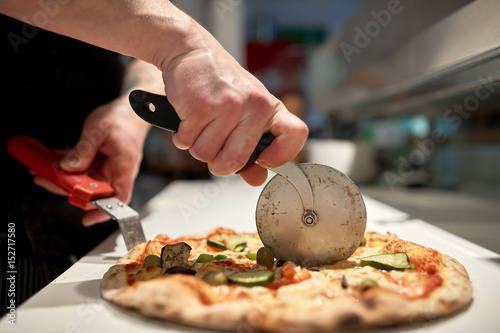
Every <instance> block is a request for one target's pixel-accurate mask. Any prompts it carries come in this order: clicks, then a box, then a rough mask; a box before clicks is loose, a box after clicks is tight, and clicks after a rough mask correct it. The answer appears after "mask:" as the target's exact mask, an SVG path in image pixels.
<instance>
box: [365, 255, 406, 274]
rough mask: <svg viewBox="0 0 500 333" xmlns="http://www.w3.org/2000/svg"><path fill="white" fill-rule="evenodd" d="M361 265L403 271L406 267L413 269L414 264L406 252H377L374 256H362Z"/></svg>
mask: <svg viewBox="0 0 500 333" xmlns="http://www.w3.org/2000/svg"><path fill="white" fill-rule="evenodd" d="M361 265H363V266H365V265H367V266H372V267H374V268H378V269H384V270H388V271H391V270H397V271H402V270H405V269H411V268H412V266H413V265H412V264H411V263H410V258H408V255H407V254H406V253H404V252H399V253H388V254H375V255H373V256H368V257H364V258H361ZM413 267H414V266H413Z"/></svg>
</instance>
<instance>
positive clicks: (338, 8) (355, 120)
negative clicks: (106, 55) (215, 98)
mask: <svg viewBox="0 0 500 333" xmlns="http://www.w3.org/2000/svg"><path fill="white" fill-rule="evenodd" d="M173 2H175V3H176V4H177V5H178V6H179V7H180V8H182V9H183V10H184V11H186V12H187V13H189V14H190V15H191V16H192V17H194V18H195V19H196V20H197V21H198V22H200V23H201V24H202V25H203V26H204V27H206V28H207V29H208V30H209V31H210V32H212V33H213V34H214V35H215V37H216V38H217V39H218V40H219V41H220V42H221V43H222V44H223V45H224V47H226V49H227V50H228V51H230V52H231V54H233V56H234V57H236V59H237V60H239V61H240V63H241V64H242V65H243V66H245V67H246V68H247V69H248V70H249V71H250V72H252V73H253V74H254V75H256V76H257V77H258V78H259V79H261V80H262V81H263V82H264V84H265V85H266V86H267V88H268V89H269V90H270V91H271V92H272V93H273V94H275V95H276V96H277V97H278V98H280V99H281V100H282V101H283V102H284V103H285V105H286V106H287V107H288V109H289V110H290V111H291V112H293V113H295V114H297V115H298V116H299V117H301V118H302V119H303V120H304V121H306V123H307V124H308V125H309V128H310V138H309V140H308V142H307V144H306V147H305V148H304V150H303V152H302V153H301V155H300V156H299V157H298V161H300V160H302V161H311V162H319V163H324V164H328V165H331V166H333V167H335V168H337V169H339V170H341V171H343V172H344V173H346V174H347V175H349V176H350V177H351V178H352V179H353V180H354V181H355V182H356V183H357V184H358V186H359V187H360V189H361V191H362V192H363V193H364V194H365V195H368V196H371V197H373V198H375V199H377V200H379V201H382V202H384V203H387V204H389V205H391V206H393V207H395V208H398V209H400V210H403V211H404V212H406V213H409V214H410V216H411V217H413V218H420V219H422V220H425V221H427V222H430V223H432V224H435V225H436V226H438V227H440V228H442V229H445V230H448V231H450V232H452V233H454V234H457V235H459V236H461V237H463V238H465V239H468V240H470V241H472V242H474V243H477V244H480V245H482V246H484V247H486V248H488V249H491V250H494V251H496V252H500V2H499V1H495V0H491V1H488V0H478V1H465V0H441V1H409V0H384V1H378V0H377V1H374V0H372V1H361V0H342V1H340V0H338V1H337V0H335V1H333V0H272V1H269V0H177V1H173ZM170 135H171V134H170V133H167V132H163V131H161V130H157V129H153V130H152V131H151V133H150V135H149V137H148V140H147V143H146V147H145V157H144V163H143V169H142V172H141V175H140V177H139V180H138V182H137V185H136V191H138V192H140V191H142V190H146V189H147V191H150V190H151V189H155V188H156V189H158V190H160V189H161V188H163V187H164V186H165V185H167V184H168V183H169V182H170V181H172V180H175V179H199V178H207V177H209V174H208V171H207V168H206V165H204V164H203V163H200V162H197V161H196V160H194V159H193V158H191V157H190V156H189V153H188V152H185V151H179V150H177V149H175V147H174V146H173V145H172V143H171V139H170ZM147 191H145V192H147ZM135 198H136V199H135V200H143V201H146V200H148V197H145V196H140V195H138V196H135ZM369 213H370V212H368V214H369Z"/></svg>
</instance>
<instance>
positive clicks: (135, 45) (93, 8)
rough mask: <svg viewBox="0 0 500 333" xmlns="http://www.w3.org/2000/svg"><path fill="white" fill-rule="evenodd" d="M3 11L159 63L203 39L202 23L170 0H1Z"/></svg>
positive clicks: (0, 7)
mask: <svg viewBox="0 0 500 333" xmlns="http://www.w3.org/2000/svg"><path fill="white" fill-rule="evenodd" d="M0 12H2V13H3V14H6V15H8V16H11V17H14V18H16V19H19V20H21V21H24V22H26V23H29V24H32V25H34V26H38V27H40V28H43V29H46V30H50V31H53V32H56V33H59V34H62V35H66V36H69V37H72V38H76V39H79V40H82V41H84V42H87V43H90V44H94V45H97V46H100V47H103V48H106V49H109V50H112V51H115V52H118V53H121V54H125V55H130V56H132V57H134V58H138V59H142V60H144V61H146V62H149V63H152V64H154V65H155V66H157V67H159V68H164V66H166V64H168V63H169V62H170V61H171V60H172V59H173V58H175V57H177V56H179V55H182V54H184V53H186V52H189V51H192V50H193V49H197V48H199V47H200V46H201V45H203V44H204V43H205V42H204V41H203V39H202V38H201V36H200V30H203V29H200V28H201V27H199V26H198V25H197V24H196V22H194V21H193V20H192V19H191V18H190V17H189V16H188V15H186V14H184V13H183V12H182V11H180V10H179V9H178V8H176V7H175V6H174V5H173V4H172V3H170V1H167V0H129V1H120V0H64V1H63V0H60V1H57V0H52V1H50V0H47V1H39V0H23V1H19V0H2V1H1V2H0ZM204 34H205V33H203V34H202V35H204Z"/></svg>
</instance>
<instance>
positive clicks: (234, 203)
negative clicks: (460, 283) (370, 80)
mask: <svg viewBox="0 0 500 333" xmlns="http://www.w3.org/2000/svg"><path fill="white" fill-rule="evenodd" d="M261 191H262V187H259V188H253V187H250V186H248V185H246V184H245V183H244V182H243V181H242V180H241V179H240V178H239V177H237V176H231V177H225V178H214V179H212V180H207V181H205V180H204V181H177V182H173V183H171V184H170V185H169V186H167V187H166V188H165V189H164V190H163V191H162V192H161V193H159V194H158V195H157V196H156V197H155V198H153V199H152V200H151V201H150V202H149V203H148V204H147V207H146V209H147V211H149V214H148V215H147V216H146V217H144V218H143V228H144V232H145V234H146V238H148V239H149V238H153V237H154V236H156V235H157V234H160V233H165V234H168V235H170V236H172V237H176V236H181V235H184V234H192V233H197V232H205V231H207V230H210V229H212V228H215V227H219V226H222V227H229V228H233V229H235V230H238V231H256V228H255V220H254V216H255V207H256V204H257V199H258V196H259V195H260V192H261ZM364 199H365V203H366V207H367V213H368V225H367V229H368V230H374V231H381V232H385V231H391V232H393V233H395V234H397V235H398V236H399V237H401V238H403V239H406V240H411V241H413V242H415V243H419V244H422V245H425V246H429V247H432V248H435V249H437V250H439V251H441V252H443V253H446V254H448V255H451V256H452V257H454V258H456V259H458V260H459V261H460V262H461V263H462V264H463V265H464V266H465V268H466V269H467V271H468V272H469V275H470V279H471V281H472V284H473V287H474V301H473V303H472V305H471V306H470V307H469V308H468V309H467V310H465V311H463V312H462V313H460V314H458V315H456V316H453V317H451V318H448V319H445V320H442V321H438V322H433V323H427V324H420V325H418V326H415V327H410V328H408V327H406V328H405V327H403V328H395V329H390V330H388V332H407V331H411V332H426V333H432V332H445V333H448V332H453V333H460V332H464V333H465V332H467V333H470V332H477V333H484V332H499V331H500V315H499V314H500V312H499V305H500V255H499V254H497V253H494V252H491V251H489V250H487V249H484V248H482V247H480V246H478V245H475V244H473V243H471V242H469V241H466V240H464V239H462V238H459V237H457V236H454V235H452V234H450V233H448V232H446V231H444V230H442V229H439V228H436V227H434V226H432V225H430V224H428V223H426V222H424V221H420V220H411V219H409V217H408V215H407V214H405V213H404V212H401V211H398V210H396V209H394V208H391V207H389V206H387V205H385V204H382V203H380V202H378V201H376V200H373V199H372V198H369V197H366V196H364ZM125 252H126V250H125V244H124V242H123V239H122V238H121V235H120V234H119V233H115V234H113V235H111V236H110V237H109V238H108V239H106V240H105V241H104V242H103V243H101V244H100V245H99V246H97V247H96V248H95V249H94V250H92V251H91V252H90V253H89V254H87V255H86V256H85V257H83V258H82V259H81V260H79V261H78V262H77V263H75V264H74V265H73V266H72V267H71V268H70V269H68V270H67V271H66V272H65V273H63V274H62V275H61V276H59V277H58V278H57V279H56V280H54V281H53V282H52V283H51V284H49V285H48V286H47V287H45V288H44V289H42V290H41V291H40V292H38V293H37V294H35V295H34V296H33V297H32V298H30V299H29V300H28V301H26V302H25V303H24V304H22V305H21V306H19V307H17V308H16V325H15V326H13V325H10V324H8V318H7V317H6V316H4V317H2V318H1V320H0V331H2V332H16V331H18V332H51V333H54V332H91V333H99V332H109V331H110V330H112V332H120V333H126V332H202V331H200V330H196V329H193V328H185V327H181V326H177V325H171V324H168V323H162V322H158V321H153V320H148V319H143V318H140V317H137V316H135V315H130V314H127V313H124V312H122V311H121V310H119V309H117V308H115V307H113V306H112V305H111V304H109V303H107V302H106V301H104V300H103V299H102V298H101V296H100V283H101V279H102V276H103V275H104V273H105V272H106V271H107V270H108V268H109V267H110V266H111V265H113V264H114V263H115V262H116V261H117V260H118V259H119V258H120V257H121V256H122V255H123V254H125Z"/></svg>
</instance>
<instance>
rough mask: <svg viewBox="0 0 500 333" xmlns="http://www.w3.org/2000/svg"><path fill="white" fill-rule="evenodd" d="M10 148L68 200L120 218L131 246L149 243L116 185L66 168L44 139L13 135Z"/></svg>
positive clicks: (13, 154) (139, 221) (9, 143)
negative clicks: (64, 168) (122, 199)
mask: <svg viewBox="0 0 500 333" xmlns="http://www.w3.org/2000/svg"><path fill="white" fill-rule="evenodd" d="M7 151H8V152H9V154H10V155H11V156H12V157H14V158H15V159H17V160H18V161H19V162H21V163H22V164H24V165H25V166H27V167H28V168H30V169H31V170H33V171H34V172H36V173H37V174H39V175H40V176H42V177H44V178H45V179H47V180H48V181H50V182H51V183H52V184H54V185H56V186H58V187H59V188H60V189H62V190H64V191H65V192H66V193H68V202H69V203H70V204H71V205H73V206H76V207H78V208H80V209H83V210H86V211H89V210H95V209H100V210H101V211H103V212H104V213H106V214H107V215H109V216H110V217H111V218H112V219H114V220H116V221H117V223H118V226H119V227H120V231H121V234H122V236H123V239H124V241H125V245H126V247H127V249H128V250H130V249H131V248H133V247H134V246H136V245H138V244H140V243H145V242H146V237H145V236H144V231H143V229H142V225H141V220H140V217H139V213H138V212H137V211H135V210H134V209H132V208H131V207H129V206H128V205H126V204H125V203H124V202H122V201H120V200H119V199H118V198H116V197H113V196H114V194H115V191H114V189H113V188H112V187H111V185H110V184H108V183H107V182H105V181H101V180H97V179H94V178H92V177H90V176H89V175H87V174H86V173H69V172H66V171H64V170H63V169H62V168H61V167H60V166H59V162H58V157H57V156H56V154H55V153H54V152H53V151H52V150H50V149H49V148H47V147H46V146H44V145H43V144H42V143H41V142H39V141H37V140H35V139H34V138H31V137H28V136H22V135H19V136H13V137H11V138H10V139H9V140H8V141H7Z"/></svg>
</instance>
